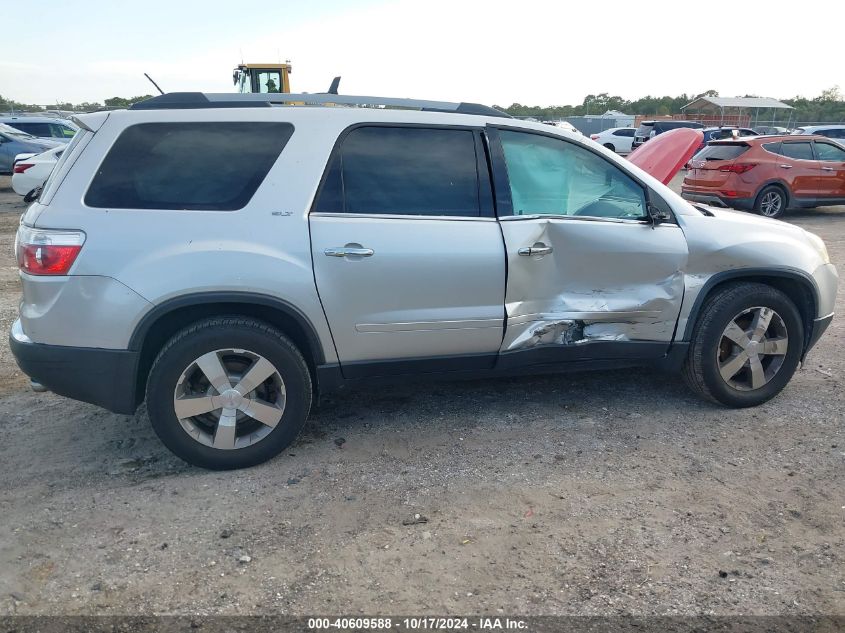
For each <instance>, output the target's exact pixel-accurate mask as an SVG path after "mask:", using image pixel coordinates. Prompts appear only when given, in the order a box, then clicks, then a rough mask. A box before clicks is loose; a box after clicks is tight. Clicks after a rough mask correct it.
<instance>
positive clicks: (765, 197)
mask: <svg viewBox="0 0 845 633" xmlns="http://www.w3.org/2000/svg"><path fill="white" fill-rule="evenodd" d="M786 204H787V202H786V194H785V193H784V191H783V189H781V188H780V187H778V186H776V185H769V186H768V187H765V188H763V190H762V191H761V192H760V193H759V194H758V195H757V199H756V200H755V201H754V211H755V212H756V213H759V214H760V215H763V216H766V217H767V218H779V217H781V216H782V215H783V214H784V213H785V212H786Z"/></svg>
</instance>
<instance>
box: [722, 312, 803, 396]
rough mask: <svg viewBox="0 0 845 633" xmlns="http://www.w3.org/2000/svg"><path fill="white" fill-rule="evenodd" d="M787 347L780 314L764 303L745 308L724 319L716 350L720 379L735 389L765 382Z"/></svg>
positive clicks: (782, 357) (777, 368) (770, 376)
mask: <svg viewBox="0 0 845 633" xmlns="http://www.w3.org/2000/svg"><path fill="white" fill-rule="evenodd" d="M788 349H789V335H788V334H787V331H786V324H785V323H784V322H783V319H782V318H781V316H780V315H779V314H778V313H777V312H775V311H774V310H772V309H771V308H767V307H762V306H761V307H755V308H748V309H747V310H743V311H742V312H740V313H739V314H737V315H736V316H735V317H734V318H733V319H731V320H730V321H729V322H728V325H727V327H725V330H724V331H723V332H722V337H721V339H720V341H719V347H718V349H717V350H716V362H717V364H718V367H719V374H720V375H721V376H722V379H723V380H724V381H725V382H726V383H727V384H728V385H730V386H731V387H733V388H734V389H737V390H738V391H753V390H755V389H760V388H761V387H764V386H765V385H767V384H768V383H769V382H770V381H771V380H772V378H774V377H775V374H777V373H778V371H779V370H780V368H781V366H783V361H784V360H785V358H786V352H787V350H788Z"/></svg>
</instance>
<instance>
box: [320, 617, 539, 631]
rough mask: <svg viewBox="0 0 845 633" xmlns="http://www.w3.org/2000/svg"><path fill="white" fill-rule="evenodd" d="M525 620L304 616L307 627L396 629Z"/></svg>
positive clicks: (516, 626)
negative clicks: (306, 619)
mask: <svg viewBox="0 0 845 633" xmlns="http://www.w3.org/2000/svg"><path fill="white" fill-rule="evenodd" d="M527 628H528V623H527V622H526V621H525V620H521V619H515V618H500V617H476V618H468V617H451V618H449V617H402V618H391V617H370V618H368V617H350V618H343V617H341V618H308V629H309V630H313V631H319V630H332V629H333V630H356V631H360V630H373V631H378V630H382V631H383V630H388V629H393V630H396V631H461V630H476V631H523V632H526V631H527Z"/></svg>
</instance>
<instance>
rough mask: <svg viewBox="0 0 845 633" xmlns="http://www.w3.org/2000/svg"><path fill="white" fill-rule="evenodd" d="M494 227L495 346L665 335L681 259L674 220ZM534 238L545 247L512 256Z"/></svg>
mask: <svg viewBox="0 0 845 633" xmlns="http://www.w3.org/2000/svg"><path fill="white" fill-rule="evenodd" d="M501 226H502V232H503V234H504V238H505V245H506V249H507V257H508V283H507V290H506V296H505V307H506V315H507V329H506V331H505V337H504V340H503V342H502V351H513V350H519V349H526V348H531V347H536V346H541V345H577V344H583V343H586V342H589V341H658V342H666V343H669V342H670V341H671V340H672V334H673V332H674V328H675V323H676V321H677V318H678V314H679V311H680V307H681V302H682V300H683V294H684V270H685V268H686V262H687V245H686V240H685V239H684V235H683V232H682V231H681V229H680V228H679V227H678V226H676V225H669V224H666V225H662V226H658V227H657V228H656V229H653V228H652V227H651V226H650V225H648V224H644V223H639V222H624V221H623V222H618V221H612V220H587V219H573V218H548V217H547V218H530V217H523V218H518V219H517V218H515V219H514V220H510V221H508V220H506V221H503V222H502V223H501ZM536 243H543V244H546V245H548V246H551V247H552V248H553V251H552V252H551V253H550V254H548V255H543V256H529V257H526V256H521V255H519V254H518V250H519V248H521V247H524V246H526V245H528V246H530V245H532V244H536Z"/></svg>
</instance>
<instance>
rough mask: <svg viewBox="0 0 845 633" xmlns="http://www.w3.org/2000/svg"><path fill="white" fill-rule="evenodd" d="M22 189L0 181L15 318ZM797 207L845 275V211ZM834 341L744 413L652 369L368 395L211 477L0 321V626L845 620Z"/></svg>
mask: <svg viewBox="0 0 845 633" xmlns="http://www.w3.org/2000/svg"><path fill="white" fill-rule="evenodd" d="M19 200H20V198H18V197H17V196H15V195H14V194H13V193H12V192H11V190H10V189H9V179H8V178H7V177H0V210H1V211H2V212H0V325H2V329H3V331H4V332H6V331H7V330H8V327H9V325H10V324H11V322H12V320H13V318H14V315H15V312H16V303H17V300H18V294H19V285H18V280H17V269H16V267H15V264H14V261H13V257H12V241H13V237H14V230H15V226H16V224H17V221H18V215H19V213H20V212H21V210H22V209H23V205H22V204H21V203H20V202H19ZM789 219H790V221H792V222H795V223H797V224H799V225H801V226H803V227H807V228H809V229H811V230H813V231H815V232H817V233H819V234H820V235H821V236H822V237H824V239H825V240H826V242H827V245H828V248H829V250H830V253H831V256H832V258H833V260H834V262H836V263H837V264H838V265H839V266H840V269H841V270H842V269H845V208H842V207H840V208H829V209H817V210H812V211H805V212H800V213H794V214H792V215H791V216H790V218H789ZM843 290H844V289H840V294H839V301H838V303H837V310H838V312H839V313H840V314H843V313H845V295H843ZM843 343H845V320H843V319H842V318H839V319H838V320H835V321H834V323H833V325H832V327H831V329H830V331H829V332H828V334H827V335H826V336H825V338H824V339H822V341H821V343H820V345H819V346H818V347H817V348H816V350H815V351H814V352H813V353H812V354H811V355H810V357H809V359H808V362H807V364H806V365H805V367H804V368H803V369H801V370H800V371H799V373H798V374H797V375H796V377H795V379H794V380H793V381H792V383H791V384H790V385H789V387H788V388H787V389H786V391H785V392H784V393H783V394H782V395H781V396H780V397H778V398H777V399H775V400H774V401H773V402H770V403H768V404H766V405H765V406H762V407H759V408H757V409H751V410H743V411H734V410H727V409H723V408H720V407H716V406H713V405H710V404H707V403H704V402H702V401H700V400H698V399H696V398H695V397H693V396H691V395H690V394H689V393H688V392H687V391H686V390H685V388H684V386H683V385H682V383H681V382H680V381H679V380H678V379H677V378H675V377H674V376H665V375H660V374H655V373H654V372H652V371H648V370H626V371H617V372H600V373H591V374H581V375H566V376H552V377H540V378H521V379H511V380H497V381H490V382H473V383H460V384H437V385H420V386H408V387H404V388H392V389H389V390H384V391H366V392H357V393H353V394H349V395H345V396H343V397H336V398H334V399H332V400H330V401H328V402H326V403H325V404H324V406H323V407H322V408H320V409H319V410H317V411H316V412H315V413H314V414H313V415H312V418H311V421H310V423H309V425H308V427H307V430H306V432H305V433H304V435H303V436H302V437H301V438H300V439H299V441H298V442H297V443H296V445H295V446H294V447H293V448H292V449H291V450H290V451H289V454H286V455H284V456H281V457H280V458H278V459H276V460H274V461H272V462H270V463H268V464H265V465H263V466H260V467H258V468H253V469H251V470H245V471H240V472H232V473H213V472H205V471H201V470H197V469H194V468H190V467H187V466H185V465H184V464H183V463H181V462H180V461H178V460H177V459H175V458H174V457H172V456H171V455H170V454H169V453H168V452H167V451H166V450H165V449H164V448H163V447H162V445H161V444H159V442H158V440H157V439H156V437H155V436H154V434H153V432H152V430H151V429H150V427H149V423H148V422H147V420H146V417H145V415H144V413H143V411H142V412H139V414H138V415H137V416H135V417H126V416H120V415H114V414H111V413H107V412H105V411H103V410H100V409H97V408H95V407H93V406H89V405H86V404H80V403H76V402H72V401H70V400H65V399H63V398H60V397H57V396H54V395H51V394H35V393H32V392H30V391H29V390H28V389H27V387H26V385H27V381H26V380H25V379H24V378H23V377H22V376H21V375H20V372H19V371H17V367H16V366H15V364H14V361H13V360H12V358H11V355H10V353H9V350H8V344H7V343H6V342H5V334H4V336H3V343H2V347H0V377H2V392H0V438H2V441H0V516H2V521H0V615H2V614H45V613H65V614H140V613H143V614H150V613H184V614H235V613H299V614H303V613H304V614H313V613H337V614H358V613H367V614H402V613H404V614H417V615H418V614H442V615H447V614H454V613H462V614H464V613H489V614H493V615H496V614H497V613H503V612H504V613H507V614H604V615H612V614H618V613H636V614H644V615H645V614H658V613H659V614H667V615H671V614H693V613H696V614H808V613H825V614H834V613H836V614H845V494H843V491H845V431H843V417H844V415H845V414H843V411H845V393H844V392H843V378H845V355H843V353H842V350H843ZM416 515H420V517H421V518H420V519H419V520H421V519H422V518H427V522H425V523H421V522H420V523H416V524H413V525H405V523H407V522H408V520H409V519H413V518H414V517H415V516H416Z"/></svg>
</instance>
